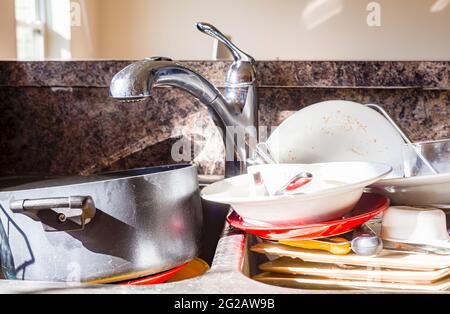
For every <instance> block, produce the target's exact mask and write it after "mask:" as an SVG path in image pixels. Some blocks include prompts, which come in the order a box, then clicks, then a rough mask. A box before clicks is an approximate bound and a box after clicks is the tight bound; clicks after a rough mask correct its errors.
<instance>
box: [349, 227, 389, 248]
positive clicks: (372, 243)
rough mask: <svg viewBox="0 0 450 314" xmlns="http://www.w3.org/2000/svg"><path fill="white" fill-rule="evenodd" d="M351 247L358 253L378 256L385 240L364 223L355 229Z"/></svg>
mask: <svg viewBox="0 0 450 314" xmlns="http://www.w3.org/2000/svg"><path fill="white" fill-rule="evenodd" d="M351 248H352V250H353V252H355V254H357V255H361V256H376V255H378V253H380V252H381V250H382V249H383V241H382V240H381V238H380V237H379V236H378V235H377V234H376V233H375V232H374V231H373V230H372V229H371V228H370V227H369V226H367V225H366V224H363V225H361V226H359V227H358V228H357V229H355V231H353V234H352V236H351Z"/></svg>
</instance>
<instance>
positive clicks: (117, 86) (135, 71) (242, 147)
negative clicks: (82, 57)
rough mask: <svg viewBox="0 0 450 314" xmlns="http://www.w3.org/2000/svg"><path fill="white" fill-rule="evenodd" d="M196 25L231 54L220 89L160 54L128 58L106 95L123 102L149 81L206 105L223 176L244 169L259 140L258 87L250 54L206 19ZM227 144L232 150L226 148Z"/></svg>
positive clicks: (143, 91) (140, 96)
mask: <svg viewBox="0 0 450 314" xmlns="http://www.w3.org/2000/svg"><path fill="white" fill-rule="evenodd" d="M197 28H198V29H199V30H200V31H201V32H203V33H205V34H207V35H209V36H211V37H213V38H216V39H217V40H219V41H220V42H222V43H223V44H224V45H225V46H226V47H228V49H229V50H230V52H231V54H232V55H233V59H234V61H233V63H232V64H231V66H230V69H229V70H228V74H227V78H226V84H225V94H224V95H222V93H221V92H220V91H219V90H218V89H217V88H216V87H215V86H213V85H212V84H211V83H210V82H209V81H208V80H206V79H205V78H204V77H203V76H201V75H200V74H198V73H196V72H195V71H193V70H191V69H189V68H187V67H185V66H183V65H180V64H178V63H176V62H174V61H172V60H171V59H168V58H163V57H154V58H147V59H145V60H142V61H138V62H136V63H133V64H130V65H129V66H127V67H126V68H124V69H123V70H121V71H120V72H119V73H117V74H116V75H115V76H114V78H113V80H112V82H111V86H110V91H109V93H110V96H111V97H113V98H115V99H118V100H121V101H127V102H133V101H140V100H144V99H146V98H148V97H150V96H151V91H152V88H153V87H157V86H173V87H178V88H180V89H182V90H184V91H186V92H188V93H190V94H192V95H193V96H194V97H196V98H197V99H198V100H199V101H200V102H201V103H202V104H204V105H205V106H207V107H208V109H210V110H209V112H210V113H211V115H212V118H213V120H214V122H215V124H216V125H217V126H218V127H219V128H220V130H221V132H222V137H223V140H224V144H225V148H226V152H225V176H226V177H231V176H235V175H238V174H241V173H244V172H245V171H246V160H247V156H248V153H252V152H253V149H254V147H255V145H256V144H257V142H258V93H257V82H256V70H255V60H254V59H253V58H252V57H251V56H249V55H248V54H246V53H244V52H243V51H242V50H240V49H239V48H237V47H236V46H235V45H234V44H233V43H232V42H230V41H229V40H228V39H227V38H226V37H225V36H224V35H223V34H222V33H221V32H220V31H219V30H217V29H216V28H215V27H214V26H212V25H210V24H207V23H197ZM231 148H232V150H231Z"/></svg>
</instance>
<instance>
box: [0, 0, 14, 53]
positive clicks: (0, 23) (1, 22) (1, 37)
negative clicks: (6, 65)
mask: <svg viewBox="0 0 450 314" xmlns="http://www.w3.org/2000/svg"><path fill="white" fill-rule="evenodd" d="M15 58H16V22H15V17H14V0H0V60H10V59H15Z"/></svg>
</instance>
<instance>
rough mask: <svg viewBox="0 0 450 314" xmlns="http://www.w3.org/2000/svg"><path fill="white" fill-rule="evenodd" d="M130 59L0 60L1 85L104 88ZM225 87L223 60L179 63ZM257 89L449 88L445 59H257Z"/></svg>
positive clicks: (449, 65) (449, 70)
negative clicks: (258, 87)
mask: <svg viewBox="0 0 450 314" xmlns="http://www.w3.org/2000/svg"><path fill="white" fill-rule="evenodd" d="M131 62H133V61H123V60H116V61H111V60H108V61H64V62H61V61H41V62H32V61H31V62H20V61H0V73H1V74H0V86H38V87H43V86H56V87H69V86H70V87H108V86H109V83H110V82H111V79H112V77H113V76H114V74H115V73H117V72H118V71H119V70H121V69H122V68H124V67H125V66H126V65H128V64H130V63H131ZM179 62H180V63H181V64H183V65H186V66H188V67H190V68H192V69H193V70H195V71H197V72H199V73H200V74H202V75H204V76H205V77H206V78H207V79H208V80H210V81H211V82H212V83H213V84H215V85H216V86H218V87H223V86H224V83H225V82H224V79H225V77H226V72H227V70H228V68H229V65H230V62H228V61H179ZM256 70H257V73H258V85H259V86H260V87H277V86H279V87H328V88H349V87H352V88H370V87H372V88H373V87H374V88H424V89H450V62H448V61H257V62H256Z"/></svg>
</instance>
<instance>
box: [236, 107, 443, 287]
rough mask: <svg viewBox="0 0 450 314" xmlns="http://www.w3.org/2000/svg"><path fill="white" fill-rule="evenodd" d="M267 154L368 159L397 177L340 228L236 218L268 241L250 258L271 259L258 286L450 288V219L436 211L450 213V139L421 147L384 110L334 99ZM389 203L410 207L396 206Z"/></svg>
mask: <svg viewBox="0 0 450 314" xmlns="http://www.w3.org/2000/svg"><path fill="white" fill-rule="evenodd" d="M374 109H375V110H374ZM377 111H378V112H377ZM260 147H264V148H265V150H266V151H267V152H269V153H270V157H271V162H272V163H275V164H277V163H281V164H289V163H293V162H296V163H302V164H305V163H317V162H336V161H347V162H350V161H353V162H354V161H365V162H381V163H385V164H388V165H390V166H391V167H392V168H393V171H392V172H391V173H390V175H388V176H385V177H384V178H380V179H379V180H376V181H374V182H371V183H370V184H369V185H370V186H369V187H368V188H367V189H366V190H365V191H366V192H367V193H366V194H364V195H363V197H362V199H361V201H362V202H360V203H358V204H357V205H356V207H355V209H354V210H353V211H352V212H351V213H350V214H348V215H347V216H346V217H344V218H342V219H337V220H335V221H334V222H333V221H332V222H330V221H328V222H322V223H317V224H303V225H297V226H292V227H291V228H281V227H280V226H278V228H277V227H276V226H272V227H270V226H256V225H255V224H254V223H253V224H252V223H251V222H250V221H246V219H245V217H239V216H238V215H237V214H236V213H232V214H230V216H229V217H228V222H229V223H230V225H232V226H234V227H237V228H240V229H242V230H245V231H247V232H249V233H253V234H255V235H258V236H259V237H261V239H260V240H259V243H258V244H256V245H254V246H252V247H251V251H253V252H255V253H259V254H264V255H265V256H266V262H265V263H262V264H260V265H259V270H260V273H259V274H258V273H257V274H256V275H255V276H253V279H255V280H258V281H261V282H264V283H269V284H274V285H280V286H286V287H296V288H303V289H308V288H312V289H314V288H319V289H382V290H420V291H443V290H448V289H450V278H449V272H450V264H449V262H450V259H449V256H450V236H449V230H448V227H449V226H448V216H447V217H446V214H445V212H444V211H442V210H441V209H439V208H436V207H440V208H448V207H449V206H450V196H449V195H450V194H449V193H448V189H449V188H450V140H441V141H431V142H424V143H412V142H411V141H410V140H409V138H408V137H407V135H405V133H403V131H402V130H401V129H400V128H399V127H398V126H397V125H396V124H395V122H394V121H393V119H392V118H391V117H389V115H388V114H387V113H386V111H385V110H384V109H383V108H382V107H380V106H377V105H366V106H364V105H361V104H357V103H353V102H347V101H328V102H323V103H319V104H315V105H312V106H309V107H307V108H305V109H303V110H300V111H299V112H297V113H296V114H294V115H293V116H292V117H291V118H289V119H288V120H286V121H285V122H284V123H282V125H281V126H280V127H279V128H278V129H277V130H276V131H275V132H274V133H273V134H272V135H271V137H270V138H269V139H268V140H267V142H266V143H264V144H260ZM257 160H259V161H261V160H262V161H264V159H261V158H259V159H257ZM355 171H358V170H357V169H355ZM371 193H374V194H371ZM387 197H389V198H390V199H391V201H392V203H394V205H409V207H405V206H393V207H389V199H388V198H387ZM377 198H378V199H379V200H383V199H385V200H386V202H387V204H382V203H376V201H374V200H376V199H377ZM370 199H371V200H372V203H370V202H369V203H367V201H368V200H370ZM333 201H334V200H331V199H330V203H332V202H333ZM363 201H366V202H365V203H364V202H363ZM420 206H422V207H420ZM424 206H425V207H428V208H423V207H424ZM364 210H366V212H365V214H364V215H361V214H360V215H355V212H358V211H359V212H360V213H361V211H364ZM374 213H375V214H374ZM274 214H275V213H274ZM372 214H373V215H372ZM381 214H382V216H381ZM378 215H379V217H378V218H376V219H372V218H374V217H376V216H378ZM371 219H372V220H371ZM351 221H353V222H355V221H357V222H358V225H356V224H355V225H353V226H351V223H350V222H351ZM336 226H338V227H339V228H338V229H337V230H339V231H341V232H342V233H344V232H348V233H345V234H339V232H338V231H336V229H333V228H334V227H336ZM349 226H351V228H350V227H349ZM353 228H356V229H355V230H354V231H353V232H349V231H350V230H351V229H353ZM374 230H375V231H374ZM324 237H327V238H324ZM369 244H370V245H369ZM370 246H371V247H370ZM370 252H371V254H370ZM366 253H369V254H366ZM267 260H268V262H267ZM261 271H262V273H261Z"/></svg>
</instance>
